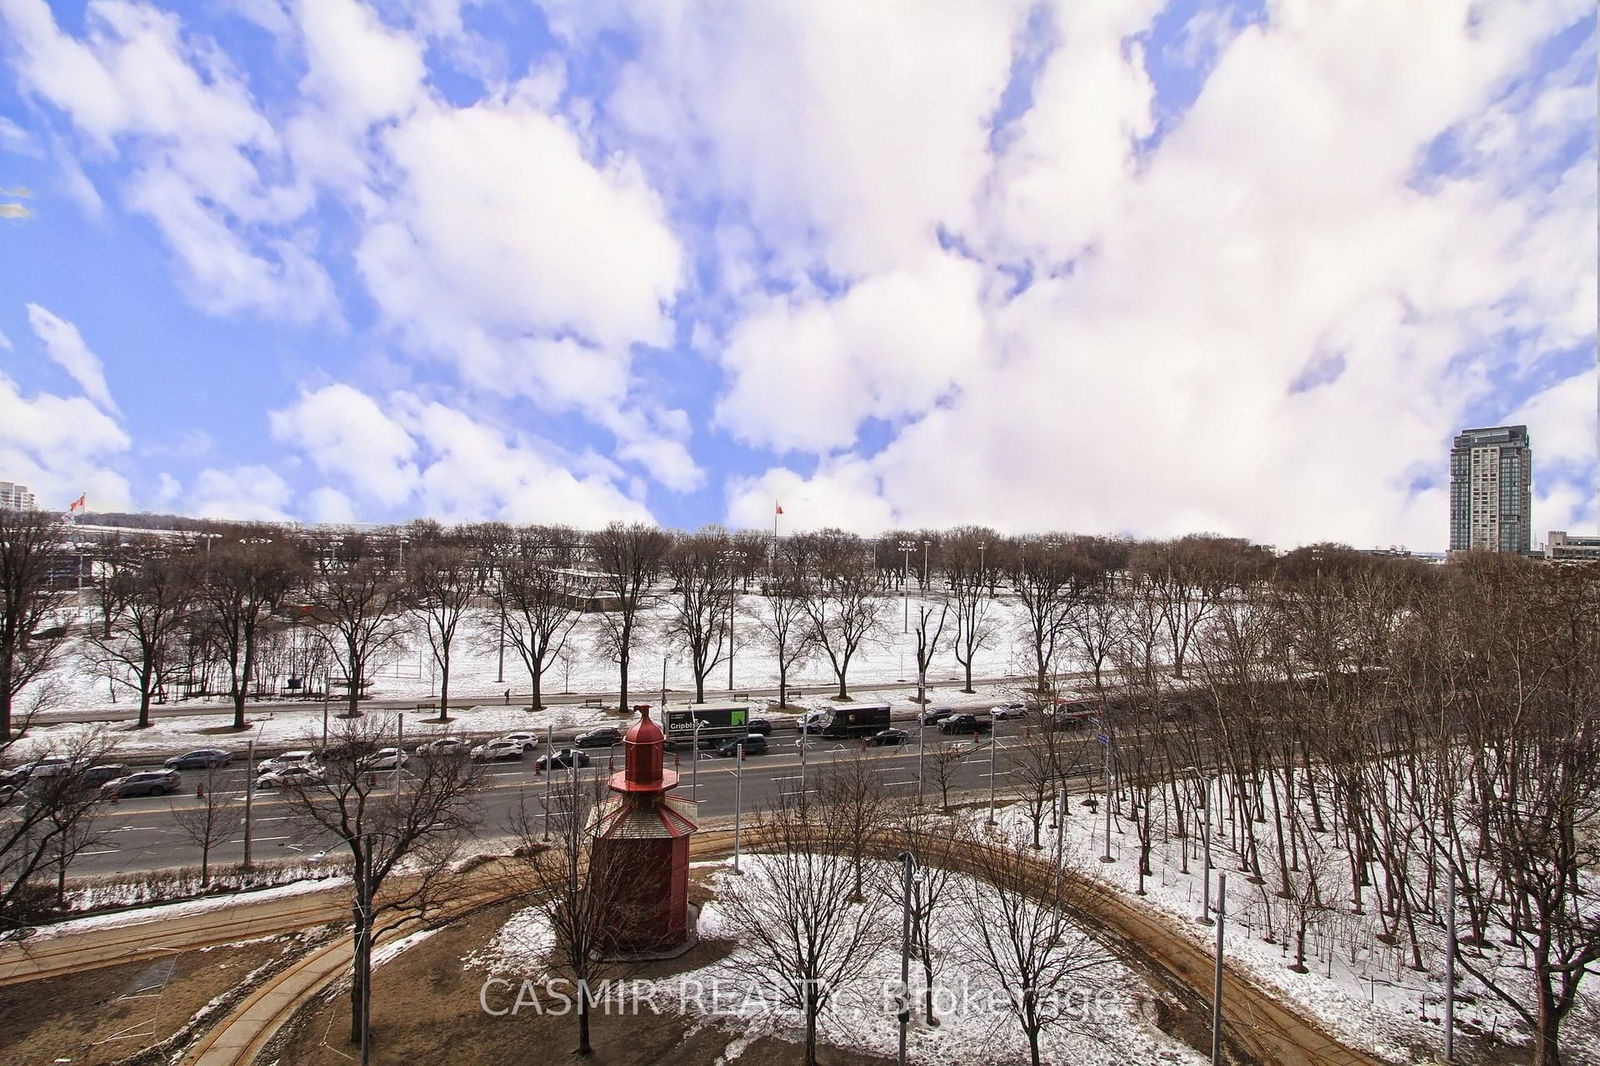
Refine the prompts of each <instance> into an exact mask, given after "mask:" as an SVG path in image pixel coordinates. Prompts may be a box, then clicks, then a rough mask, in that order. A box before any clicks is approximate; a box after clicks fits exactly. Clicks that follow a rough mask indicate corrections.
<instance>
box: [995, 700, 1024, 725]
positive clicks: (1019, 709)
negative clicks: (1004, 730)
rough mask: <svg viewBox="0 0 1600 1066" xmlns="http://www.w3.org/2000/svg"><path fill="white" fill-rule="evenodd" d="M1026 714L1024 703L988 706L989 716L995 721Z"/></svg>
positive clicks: (1022, 716) (1020, 716)
mask: <svg viewBox="0 0 1600 1066" xmlns="http://www.w3.org/2000/svg"><path fill="white" fill-rule="evenodd" d="M1027 714H1028V705H1027V704H1026V703H1002V704H1000V705H999V706H996V707H990V708H989V717H990V718H993V719H994V720H995V721H997V722H1004V721H1006V720H1008V719H1011V718H1025V717H1027Z"/></svg>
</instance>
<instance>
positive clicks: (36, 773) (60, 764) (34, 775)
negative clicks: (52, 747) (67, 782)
mask: <svg viewBox="0 0 1600 1066" xmlns="http://www.w3.org/2000/svg"><path fill="white" fill-rule="evenodd" d="M73 766H74V763H73V760H71V759H69V758H67V757H66V756H65V755H46V756H45V757H44V758H42V759H40V760H39V761H38V762H36V763H34V764H33V765H32V768H31V772H30V773H29V774H28V778H29V780H34V781H36V780H38V779H39V778H41V777H55V776H56V775H57V774H64V773H67V772H68V771H70V770H71V769H72V768H73Z"/></svg>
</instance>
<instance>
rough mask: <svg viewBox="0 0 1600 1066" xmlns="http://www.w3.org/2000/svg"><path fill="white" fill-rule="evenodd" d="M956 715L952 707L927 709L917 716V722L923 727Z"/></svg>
mask: <svg viewBox="0 0 1600 1066" xmlns="http://www.w3.org/2000/svg"><path fill="white" fill-rule="evenodd" d="M955 713H956V709H955V708H954V707H929V708H927V709H925V710H924V711H923V712H922V713H921V714H919V715H917V721H919V722H921V723H922V724H923V725H934V724H935V723H938V722H942V721H944V720H945V719H946V718H949V717H950V716H951V715H953V714H955Z"/></svg>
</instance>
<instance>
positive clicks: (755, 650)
mask: <svg viewBox="0 0 1600 1066" xmlns="http://www.w3.org/2000/svg"><path fill="white" fill-rule="evenodd" d="M762 602H763V601H762V598H761V597H759V596H753V595H752V596H745V597H742V602H741V604H740V609H741V612H745V611H747V612H751V613H752V614H753V613H754V612H757V611H759V610H760V609H761V604H762ZM917 605H918V600H917V598H916V597H912V598H911V601H910V608H911V617H912V618H913V620H914V619H915V617H916V609H917ZM904 613H905V612H904V610H903V608H902V604H901V600H900V599H899V598H898V597H894V598H892V599H890V600H886V601H885V610H884V629H883V632H882V634H881V635H880V638H879V639H878V640H877V641H875V642H873V643H870V644H867V645H864V646H863V647H862V649H861V650H860V652H858V654H857V656H856V657H855V658H854V659H853V660H852V661H851V664H850V672H849V680H850V683H851V685H852V687H854V686H856V685H862V686H871V685H872V684H874V683H883V682H886V681H888V682H892V681H897V680H898V681H915V680H916V679H917V659H916V634H915V633H910V634H905V633H902V632H901V628H902V625H903V622H904ZM671 617H672V610H671V608H670V607H667V606H665V605H657V606H656V607H654V608H652V609H651V610H649V611H647V612H645V614H644V617H643V625H642V626H641V629H640V636H639V637H638V638H637V640H636V642H635V645H634V648H633V657H632V671H631V677H630V687H631V688H632V689H633V692H634V694H635V695H637V696H638V698H640V699H648V698H653V697H657V696H659V693H660V690H661V683H662V661H663V659H665V661H666V685H667V688H668V690H669V695H670V696H671V698H672V699H673V700H674V701H682V700H687V699H689V698H690V697H691V696H692V694H693V691H694V675H693V673H692V672H691V670H690V666H689V663H688V660H687V656H686V653H685V652H684V651H683V650H682V649H681V648H677V647H673V646H671V645H670V643H669V642H668V641H667V640H666V638H664V637H663V636H662V633H663V632H664V631H665V626H666V623H667V621H668V620H669V619H670V618H671ZM1020 619H1021V613H1020V611H1019V609H1018V608H1017V606H1016V605H1015V604H1014V603H1012V602H1010V601H1006V600H999V601H996V603H995V604H994V607H993V610H992V613H991V622H992V626H993V630H994V633H993V636H992V637H991V638H990V639H989V641H988V644H987V645H986V647H984V648H982V649H980V650H979V652H978V655H977V661H976V663H975V665H974V675H975V676H987V677H998V676H1002V675H1007V674H1016V673H1026V672H1028V670H1029V669H1031V668H1030V667H1029V666H1028V665H1027V663H1026V661H1025V660H1026V657H1027V655H1028V652H1029V649H1028V645H1027V642H1026V640H1024V639H1021V638H1020V637H1019V633H1018V630H1017V624H1018V622H1019V621H1020ZM954 632H955V617H954V614H953V613H952V614H951V616H950V617H949V619H948V620H947V622H946V626H945V638H946V647H945V648H944V649H943V650H942V651H941V653H940V654H939V655H938V656H937V657H936V658H935V660H934V662H933V665H932V668H931V669H930V671H929V678H928V680H929V683H930V684H935V683H938V684H947V683H948V682H950V681H959V680H960V679H961V678H962V676H963V673H962V670H961V667H960V664H959V663H957V662H956V660H955V657H954V655H953V654H952V652H951V651H950V649H949V647H948V639H949V637H950V636H951V635H952V634H953V633H954ZM498 635H499V624H498V616H496V615H493V614H487V615H485V614H482V613H479V614H476V615H474V616H473V617H470V618H469V619H467V620H466V621H463V623H462V625H461V629H460V631H459V634H458V636H457V638H456V641H455V643H454V644H453V646H452V654H451V666H450V694H451V698H452V699H477V700H482V701H483V702H485V703H490V702H495V703H498V702H500V701H501V700H502V698H503V695H504V692H505V690H506V689H507V688H510V689H511V690H512V692H513V694H514V696H513V698H515V697H516V696H523V697H526V695H527V693H528V692H529V689H530V681H529V676H528V671H527V669H526V667H525V666H524V665H523V663H522V660H521V659H520V658H518V656H517V653H516V650H515V648H513V647H512V646H511V645H510V644H509V643H508V644H507V645H506V648H505V680H504V681H503V682H502V681H499V680H497V676H498V673H499V648H498V645H499V641H498ZM760 638H761V633H760V628H759V626H758V625H757V623H756V622H755V621H754V620H753V618H746V617H742V616H741V618H740V620H739V622H738V631H737V636H736V641H735V646H734V656H733V658H734V672H733V676H734V684H735V685H736V686H737V689H738V690H739V691H744V690H746V689H766V688H775V687H776V686H777V684H778V672H777V667H776V665H775V662H774V659H773V656H772V654H771V652H770V651H769V650H768V649H766V648H765V647H763V646H762V642H761V639H760ZM1060 668H1061V669H1063V670H1070V669H1075V668H1076V667H1074V666H1073V665H1072V664H1070V663H1063V664H1062V665H1061V667H1060ZM370 679H371V681H372V688H371V689H370V690H369V696H370V697H371V698H373V699H384V700H415V701H418V702H422V701H425V700H428V699H430V698H436V697H437V696H438V693H439V679H438V672H437V668H436V667H435V665H434V662H433V655H432V653H431V651H430V650H429V648H428V644H427V641H426V640H425V639H423V638H421V637H420V636H418V637H416V638H413V639H411V640H410V641H409V642H408V643H407V644H405V645H403V646H401V647H399V648H397V649H395V651H394V652H393V653H392V654H390V655H388V656H387V657H385V658H384V659H383V661H381V662H379V663H377V664H376V665H375V667H374V669H373V670H372V671H371V678H370ZM727 681H728V666H727V662H726V661H724V662H723V663H722V664H721V665H720V666H718V667H716V668H715V669H713V670H712V671H711V676H710V678H708V680H707V693H706V694H707V697H708V698H710V699H716V698H718V697H719V696H723V695H726V694H727V692H728V688H727ZM789 681H790V683H791V684H805V685H813V684H823V683H829V682H832V681H833V671H832V670H831V668H830V667H829V664H828V659H827V657H826V656H825V655H820V654H819V655H816V656H814V657H813V658H812V659H811V660H809V661H808V662H806V663H804V664H802V665H801V666H800V667H798V668H796V669H795V670H792V671H791V672H790V678H789ZM36 684H38V685H40V686H41V687H42V686H47V685H55V686H56V687H57V689H58V691H59V698H58V699H56V700H55V701H54V702H53V703H52V705H51V708H50V709H51V710H93V709H98V708H102V707H105V708H114V709H124V710H125V709H128V708H129V707H130V705H136V701H135V700H133V698H132V697H131V695H130V693H129V692H128V690H127V689H125V688H120V687H119V688H117V689H116V690H115V698H114V699H113V689H112V686H111V685H110V684H109V682H108V681H107V680H106V678H105V677H102V676H96V674H95V671H94V670H93V669H92V668H91V667H90V666H89V664H88V663H86V662H85V661H84V660H83V659H81V658H80V657H78V656H76V655H67V656H65V657H63V659H62V660H61V662H60V663H59V664H58V665H57V667H56V668H55V670H54V671H53V672H52V673H50V674H48V675H46V676H45V677H43V678H41V679H40V680H39V681H38V682H36ZM617 685H618V673H617V666H616V664H615V663H614V662H612V661H611V659H610V658H609V656H607V655H606V654H604V653H603V652H599V651H597V650H596V634H595V631H594V629H593V626H592V624H590V622H589V621H588V620H586V621H584V622H580V623H579V625H578V626H577V628H575V629H574V630H573V633H572V636H571V638H570V639H569V641H568V648H567V651H566V653H565V654H563V656H562V657H561V658H560V660H559V661H557V662H556V663H555V664H554V665H553V666H551V667H550V669H548V670H547V671H546V673H545V676H544V693H545V694H546V695H547V696H549V695H555V694H558V693H562V692H572V693H590V692H592V693H602V692H615V691H616V690H617ZM213 701H214V702H220V701H218V700H213ZM187 705H188V704H187V703H184V704H179V706H187ZM266 705H270V701H268V703H267V704H266Z"/></svg>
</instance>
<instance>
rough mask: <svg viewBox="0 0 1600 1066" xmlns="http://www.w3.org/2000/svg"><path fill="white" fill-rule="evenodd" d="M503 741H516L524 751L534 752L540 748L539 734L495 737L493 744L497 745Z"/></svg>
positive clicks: (513, 734) (514, 734) (515, 734)
mask: <svg viewBox="0 0 1600 1066" xmlns="http://www.w3.org/2000/svg"><path fill="white" fill-rule="evenodd" d="M502 740H508V741H515V742H516V743H518V744H521V745H522V750H523V751H532V750H533V749H534V748H537V747H538V746H539V734H538V733H507V734H506V735H505V736H503V737H495V738H494V740H493V741H491V743H496V744H497V743H499V742H500V741H502Z"/></svg>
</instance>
